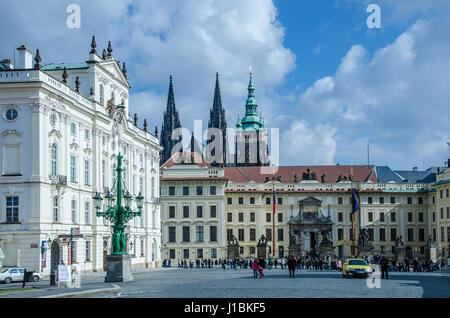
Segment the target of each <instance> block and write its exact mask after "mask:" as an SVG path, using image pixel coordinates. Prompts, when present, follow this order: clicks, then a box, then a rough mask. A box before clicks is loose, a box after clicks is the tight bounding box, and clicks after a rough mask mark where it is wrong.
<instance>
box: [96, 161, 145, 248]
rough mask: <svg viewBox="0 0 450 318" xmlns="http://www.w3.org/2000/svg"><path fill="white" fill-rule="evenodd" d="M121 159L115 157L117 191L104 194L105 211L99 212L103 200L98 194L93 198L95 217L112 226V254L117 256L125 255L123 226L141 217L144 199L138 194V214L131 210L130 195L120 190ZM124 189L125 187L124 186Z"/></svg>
mask: <svg viewBox="0 0 450 318" xmlns="http://www.w3.org/2000/svg"><path fill="white" fill-rule="evenodd" d="M122 158H123V156H122V155H121V154H120V152H119V155H118V156H117V169H116V171H117V179H116V180H117V184H116V186H117V191H116V193H115V195H114V194H113V193H111V192H108V193H106V194H105V201H106V205H107V206H109V207H108V208H107V210H106V211H104V212H100V209H101V204H102V201H103V198H102V197H101V195H100V193H98V192H97V193H96V194H95V196H94V197H93V200H94V205H95V209H96V210H97V216H102V217H105V218H107V219H108V220H110V221H111V222H112V223H113V224H114V226H113V228H114V232H113V237H112V249H113V250H112V253H111V254H113V255H117V254H127V251H126V237H125V226H126V225H125V224H126V223H127V222H128V221H129V220H131V219H132V218H134V217H136V216H141V210H142V206H143V203H144V197H143V196H142V194H141V193H140V192H139V194H138V195H137V196H136V197H135V199H136V204H137V208H138V210H139V212H134V211H132V210H131V208H130V205H131V200H132V198H133V197H132V196H131V194H130V193H129V192H128V191H126V192H124V191H123V190H122V170H123V169H122ZM124 188H125V186H124ZM122 199H124V201H125V205H124V206H122Z"/></svg>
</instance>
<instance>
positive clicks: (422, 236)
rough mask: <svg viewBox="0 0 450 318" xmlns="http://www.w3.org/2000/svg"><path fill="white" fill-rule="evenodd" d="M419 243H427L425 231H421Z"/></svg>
mask: <svg viewBox="0 0 450 318" xmlns="http://www.w3.org/2000/svg"><path fill="white" fill-rule="evenodd" d="M419 241H420V242H424V241H425V229H419Z"/></svg>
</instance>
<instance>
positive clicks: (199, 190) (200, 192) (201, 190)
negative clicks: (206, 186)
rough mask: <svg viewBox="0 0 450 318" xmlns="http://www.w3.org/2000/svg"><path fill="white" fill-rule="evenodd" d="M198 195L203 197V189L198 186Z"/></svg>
mask: <svg viewBox="0 0 450 318" xmlns="http://www.w3.org/2000/svg"><path fill="white" fill-rule="evenodd" d="M197 195H203V187H202V186H197Z"/></svg>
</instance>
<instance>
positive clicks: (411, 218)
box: [408, 212, 413, 222]
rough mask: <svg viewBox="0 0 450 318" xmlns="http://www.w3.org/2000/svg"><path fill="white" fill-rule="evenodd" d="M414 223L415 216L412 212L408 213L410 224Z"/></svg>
mask: <svg viewBox="0 0 450 318" xmlns="http://www.w3.org/2000/svg"><path fill="white" fill-rule="evenodd" d="M412 221H413V214H412V212H408V222H412Z"/></svg>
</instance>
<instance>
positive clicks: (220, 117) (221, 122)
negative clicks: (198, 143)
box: [207, 73, 227, 166]
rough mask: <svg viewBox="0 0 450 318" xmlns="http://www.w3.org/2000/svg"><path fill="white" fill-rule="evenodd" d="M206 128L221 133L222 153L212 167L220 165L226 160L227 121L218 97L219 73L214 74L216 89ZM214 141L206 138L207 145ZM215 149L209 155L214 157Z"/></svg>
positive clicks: (220, 98)
mask: <svg viewBox="0 0 450 318" xmlns="http://www.w3.org/2000/svg"><path fill="white" fill-rule="evenodd" d="M208 128H217V129H220V130H221V131H222V149H221V150H220V151H222V152H223V157H222V160H219V162H216V161H214V162H213V163H212V165H213V166H218V165H221V164H222V163H224V164H225V163H226V158H227V151H226V150H227V138H226V136H227V135H226V134H227V121H226V119H225V109H224V108H223V107H222V97H221V95H220V84H219V73H216V88H215V91H214V100H213V107H212V109H211V110H210V114H209V122H208ZM212 140H214V136H208V141H207V143H210V142H211V141H212ZM215 151H216V149H214V150H213V151H212V153H211V155H215Z"/></svg>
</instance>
